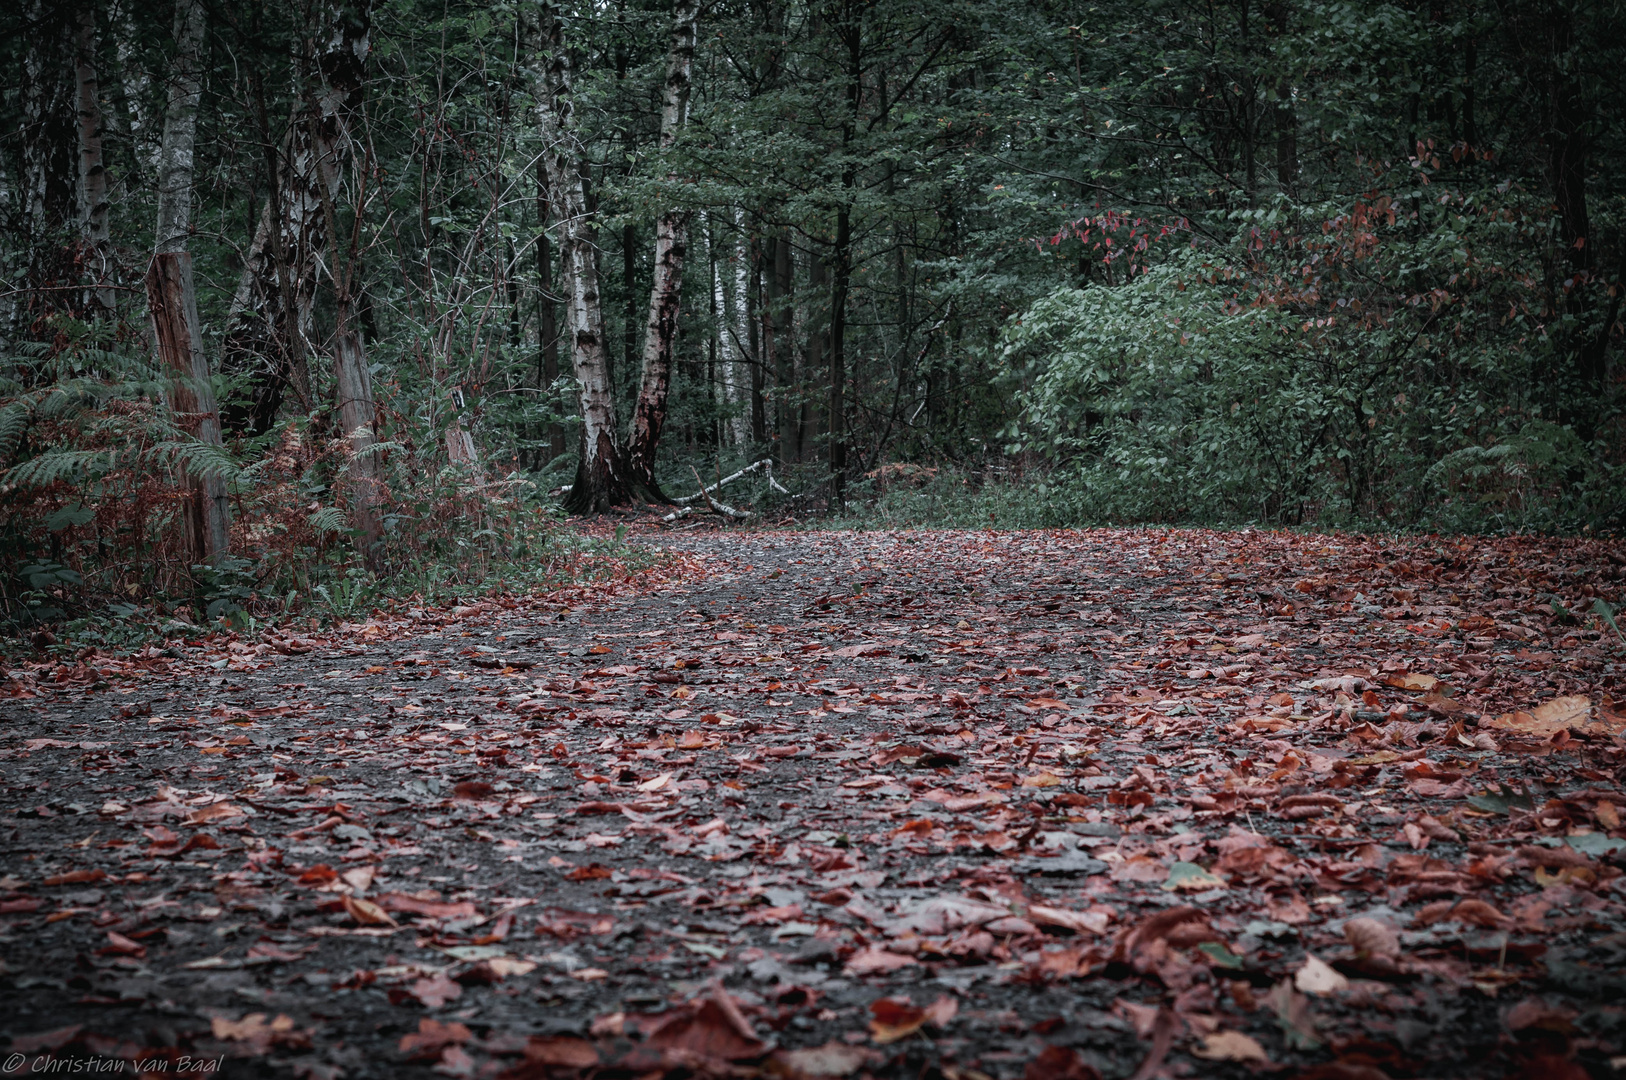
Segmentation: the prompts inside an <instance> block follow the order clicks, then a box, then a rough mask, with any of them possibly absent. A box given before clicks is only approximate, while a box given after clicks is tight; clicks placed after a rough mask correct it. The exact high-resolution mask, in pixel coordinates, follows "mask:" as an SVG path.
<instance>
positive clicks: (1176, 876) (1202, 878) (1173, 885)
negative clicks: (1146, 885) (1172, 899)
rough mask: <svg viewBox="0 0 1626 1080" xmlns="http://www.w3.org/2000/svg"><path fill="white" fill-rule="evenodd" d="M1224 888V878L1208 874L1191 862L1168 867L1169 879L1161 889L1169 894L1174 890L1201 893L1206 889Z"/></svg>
mask: <svg viewBox="0 0 1626 1080" xmlns="http://www.w3.org/2000/svg"><path fill="white" fill-rule="evenodd" d="M1225 887H1226V882H1225V879H1224V878H1222V877H1218V876H1216V875H1214V874H1210V873H1209V872H1208V871H1207V870H1204V869H1203V868H1202V867H1200V866H1198V865H1197V864H1196V863H1191V862H1177V863H1175V864H1174V865H1173V866H1171V867H1169V878H1168V880H1167V881H1165V882H1164V883H1163V888H1164V889H1165V890H1166V891H1169V892H1173V891H1174V890H1176V889H1180V890H1183V891H1187V892H1203V891H1205V890H1208V889H1223V888H1225Z"/></svg>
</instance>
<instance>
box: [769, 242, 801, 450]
mask: <svg viewBox="0 0 1626 1080" xmlns="http://www.w3.org/2000/svg"><path fill="white" fill-rule="evenodd" d="M768 245H769V246H768V252H769V262H770V263H771V269H770V271H769V274H768V305H767V312H766V316H765V318H764V319H763V328H764V330H765V333H764V335H763V337H764V342H765V345H766V348H767V353H768V357H767V361H766V362H767V363H768V364H769V365H770V366H771V367H772V368H773V372H774V382H775V384H776V385H775V392H774V400H775V402H776V403H777V405H778V408H777V409H776V410H775V416H774V419H775V420H776V422H777V428H778V432H779V460H780V461H794V460H796V457H797V454H798V450H799V447H798V446H797V439H798V435H799V431H800V425H799V424H798V422H797V409H796V398H795V396H794V392H795V390H796V360H795V357H796V342H795V340H794V338H793V337H792V333H791V331H792V326H793V318H794V317H793V315H792V307H791V305H792V304H793V302H794V300H795V292H794V290H795V282H796V274H795V264H794V263H793V262H792V261H791V249H790V233H789V232H788V231H787V232H781V233H780V234H779V236H777V237H774V238H772V239H771V240H769V242H768Z"/></svg>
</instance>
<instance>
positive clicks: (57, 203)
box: [8, 0, 77, 328]
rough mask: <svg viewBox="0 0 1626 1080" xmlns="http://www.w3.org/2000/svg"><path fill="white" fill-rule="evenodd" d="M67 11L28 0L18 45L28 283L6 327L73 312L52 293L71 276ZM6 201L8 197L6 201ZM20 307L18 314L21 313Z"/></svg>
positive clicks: (70, 50)
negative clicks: (20, 47)
mask: <svg viewBox="0 0 1626 1080" xmlns="http://www.w3.org/2000/svg"><path fill="white" fill-rule="evenodd" d="M72 13H73V8H72V6H71V5H69V4H66V3H51V2H47V0H33V3H32V4H30V6H29V9H28V17H27V23H28V32H27V34H26V42H25V43H24V44H23V64H22V68H23V70H22V80H21V86H19V87H18V94H17V97H18V99H19V104H20V105H21V112H22V116H21V121H22V122H21V124H20V125H19V126H18V132H17V134H18V136H19V138H18V142H20V143H21V144H22V147H21V148H22V154H21V157H22V161H21V165H22V175H21V180H22V191H21V192H19V193H18V196H19V198H18V202H20V203H21V208H22V209H23V211H24V216H23V221H22V224H24V225H25V227H26V238H27V239H26V243H27V249H26V250H27V260H28V262H27V265H28V276H27V279H26V280H27V282H28V285H29V287H30V290H31V291H29V292H27V293H26V294H25V295H24V296H23V297H22V298H21V300H22V303H21V304H20V305H17V304H16V302H15V301H12V305H13V306H11V310H10V312H9V313H8V314H9V316H10V318H9V319H8V322H10V323H11V325H12V326H13V327H14V328H15V327H16V325H17V324H18V323H19V322H21V323H24V324H26V323H28V322H31V321H33V320H35V319H38V318H39V317H40V316H43V315H45V314H47V313H49V312H52V311H57V310H62V309H64V308H69V307H72V306H73V304H72V302H71V301H70V302H68V303H64V302H63V301H64V300H68V298H69V297H71V296H72V295H73V294H72V293H71V292H61V291H58V290H59V289H60V287H61V286H63V285H66V284H69V283H70V282H71V281H72V280H73V278H74V277H75V276H77V275H76V274H75V272H74V270H73V268H72V252H71V249H70V248H69V247H68V245H66V244H64V243H63V241H64V240H66V239H67V235H66V234H67V232H68V230H69V229H71V228H72V227H73V225H74V214H75V192H76V187H77V184H76V182H75V173H76V169H75V165H74V146H75V144H76V141H77V136H76V134H75V130H74V127H75V125H74V95H73V86H72V83H71V81H70V79H69V73H70V72H71V71H72V69H73V62H74V56H73V53H74V43H73V18H72ZM9 201H10V200H8V202H9ZM19 307H20V308H21V310H19Z"/></svg>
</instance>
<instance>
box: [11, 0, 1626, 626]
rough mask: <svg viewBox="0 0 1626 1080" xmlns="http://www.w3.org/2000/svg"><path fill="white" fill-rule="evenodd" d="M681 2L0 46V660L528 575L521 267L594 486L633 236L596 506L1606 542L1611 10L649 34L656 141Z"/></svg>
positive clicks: (534, 374) (87, 5)
mask: <svg viewBox="0 0 1626 1080" xmlns="http://www.w3.org/2000/svg"><path fill="white" fill-rule="evenodd" d="M683 8H684V4H683V3H682V0H680V3H679V4H678V5H677V8H676V9H675V8H674V5H673V4H672V3H670V0H666V2H652V0H613V2H612V0H604V2H601V3H573V2H564V3H561V4H554V3H545V4H506V3H498V4H470V3H458V2H448V0H438V2H433V3H431V2H424V0H377V2H375V3H372V4H370V5H369V4H366V3H354V2H351V3H345V4H338V5H335V4H331V3H325V2H324V3H318V2H314V0H282V2H278V3H270V2H267V0H236V2H232V3H219V2H217V0H179V2H178V3H170V2H162V0H141V2H135V0H78V2H48V0H24V2H22V3H20V4H14V5H8V6H6V8H5V11H4V14H3V15H0V64H3V65H4V70H5V72H6V75H5V78H4V79H3V80H0V86H3V87H4V94H3V98H0V139H3V142H0V229H3V238H0V275H3V281H0V395H3V406H0V458H3V461H0V469H4V470H5V472H4V476H3V478H0V578H3V589H4V593H5V604H6V607H7V611H8V613H9V615H8V617H9V618H11V619H12V620H13V621H14V622H15V623H18V624H23V625H32V624H35V623H41V622H50V621H52V620H62V619H68V618H76V619H78V620H80V623H79V626H80V632H81V633H85V632H90V633H99V634H103V635H105V637H106V639H107V640H109V641H111V640H115V639H117V638H118V636H119V635H120V634H121V633H124V632H125V630H126V629H128V628H132V627H137V626H148V625H158V624H164V625H168V626H170V627H171V628H173V627H174V626H176V625H177V622H175V621H171V622H168V623H165V620H176V621H178V622H179V623H180V624H192V625H197V624H202V623H203V622H205V621H206V620H207V619H210V618H214V617H227V618H229V619H232V620H234V621H236V622H239V623H242V622H244V621H252V620H254V619H263V618H275V617H280V616H282V615H286V614H291V613H300V612H306V611H310V610H312V607H313V606H314V608H315V609H317V610H321V611H326V612H328V613H330V614H332V615H336V616H344V615H346V614H348V613H352V612H354V611H356V610H360V609H361V608H362V607H364V606H365V605H366V604H368V603H370V602H371V601H372V600H373V599H375V598H376V597H377V596H379V595H380V594H384V593H389V594H392V595H407V594H411V593H417V594H419V595H421V596H424V597H431V596H434V595H439V594H445V593H447V592H448V591H450V592H453V593H455V592H458V591H460V590H461V591H464V592H466V591H468V590H470V589H472V588H475V587H486V586H488V585H490V584H492V583H494V582H498V581H500V582H504V583H511V582H515V581H521V580H526V579H528V578H534V577H537V576H539V575H540V576H546V575H550V574H553V575H556V574H559V573H563V572H565V569H566V568H567V567H568V566H569V565H572V564H573V560H575V559H577V557H578V552H577V548H576V547H573V546H572V545H573V544H575V545H578V546H579V543H580V542H579V541H572V540H570V539H568V537H567V535H566V534H565V533H564V532H563V531H561V530H560V528H559V527H558V525H557V521H558V518H559V510H558V504H559V502H560V500H561V499H562V498H564V499H568V498H569V497H570V494H571V492H570V491H569V490H561V489H567V488H573V489H574V491H575V493H576V495H577V497H578V500H579V499H580V498H581V497H582V496H583V492H584V491H585V490H586V489H585V487H584V484H585V483H587V482H588V481H592V482H593V483H595V484H598V483H599V481H596V480H592V478H591V477H586V478H585V479H584V476H585V472H584V469H583V467H582V464H581V461H580V458H581V455H582V453H583V438H582V434H581V432H582V430H583V428H582V416H583V409H584V407H586V406H584V404H583V403H584V402H586V401H588V397H589V395H588V394H587V392H586V391H584V390H583V389H582V387H581V386H580V385H578V378H577V376H578V374H579V372H580V370H581V369H580V368H579V367H578V366H575V365H574V364H573V355H574V353H573V349H575V350H579V349H581V348H582V346H581V343H580V342H579V341H577V340H576V339H575V338H573V335H574V334H576V333H577V323H576V322H575V321H573V320H574V319H575V315H574V314H573V313H572V311H571V309H570V305H569V304H568V303H567V302H566V301H567V300H568V299H569V298H570V297H571V295H572V292H571V287H572V281H571V269H570V266H571V263H570V260H569V259H568V257H567V256H568V255H569V253H570V251H571V250H575V249H573V248H572V245H576V247H577V248H579V250H581V251H584V252H586V255H585V257H586V258H587V260H588V262H589V263H590V264H591V267H592V268H593V269H594V270H595V271H596V279H597V281H596V285H597V292H596V296H597V306H598V318H599V321H598V322H597V323H596V324H594V323H591V321H587V322H583V323H581V326H592V325H596V326H597V327H598V329H599V331H600V333H601V338H602V340H601V342H600V345H601V349H600V352H601V354H602V356H601V359H602V366H603V369H604V370H603V376H604V379H605V383H606V385H605V386H604V387H603V388H601V389H602V393H600V395H599V396H598V397H597V398H594V399H593V400H594V401H595V402H597V403H598V405H595V406H593V407H599V406H602V405H603V402H604V400H605V398H606V396H607V397H608V399H609V401H610V405H611V407H612V408H613V417H612V423H611V429H612V434H613V438H612V439H611V440H610V441H609V442H606V443H605V444H604V445H605V446H611V445H612V443H613V444H614V446H616V447H620V446H622V445H623V444H626V443H627V442H628V440H630V439H631V438H632V431H631V429H632V426H633V417H634V410H635V404H636V403H637V402H638V401H639V399H640V387H641V386H642V381H643V378H644V372H645V370H646V367H647V365H646V363H645V360H644V357H645V352H646V346H647V344H648V340H647V339H648V335H649V333H650V331H649V329H648V325H649V318H650V306H651V300H652V298H651V291H652V288H653V287H654V285H655V280H656V269H657V265H656V264H657V248H656V240H657V231H658V223H659V222H661V221H663V220H665V221H667V222H669V223H670V222H680V223H681V224H682V226H683V227H684V228H685V229H686V257H685V259H684V262H683V266H682V269H681V274H680V275H679V280H678V284H679V285H680V287H681V306H680V307H679V308H678V312H679V314H678V317H677V321H676V323H675V329H674V333H673V337H672V342H671V351H672V360H673V366H672V373H671V379H670V396H669V399H668V401H667V404H666V412H665V424H664V430H663V433H662V434H661V437H660V440H659V447H658V454H656V455H655V458H654V468H653V481H654V482H653V483H652V484H645V485H642V486H640V485H639V484H637V483H631V484H630V485H629V484H617V483H610V482H609V481H605V483H607V484H609V486H608V487H604V488H603V490H602V491H600V492H599V493H600V495H602V496H603V497H602V498H600V499H599V500H598V502H597V503H596V504H595V506H594V507H593V508H596V509H603V508H604V507H605V506H630V505H633V504H635V503H638V502H640V500H643V499H648V498H653V497H655V496H657V495H659V494H662V493H664V494H665V495H668V496H690V495H693V494H694V493H695V491H696V489H697V488H698V486H699V482H700V481H704V482H707V483H712V482H715V481H716V480H717V479H718V478H719V477H722V476H724V475H726V474H729V473H732V472H733V471H735V470H736V469H738V468H740V467H742V466H745V465H748V464H751V463H754V462H759V461H762V460H763V459H768V460H770V461H771V462H772V466H771V468H769V467H759V468H758V469H757V470H756V471H755V472H752V473H749V474H747V476H745V477H743V478H741V479H740V480H737V481H735V482H734V483H732V484H730V485H727V486H725V487H723V488H722V489H720V494H719V498H721V499H723V500H724V501H725V502H727V503H728V504H729V505H730V506H731V507H733V508H735V509H741V510H750V511H752V512H754V514H755V520H759V521H767V522H774V521H779V520H783V519H785V518H787V517H794V518H796V519H797V520H803V521H805V520H810V519H817V520H820V521H826V522H827V521H832V520H833V521H838V522H846V523H849V524H851V523H857V524H865V523H870V524H891V525H909V524H933V523H936V524H957V525H980V526H988V525H990V524H994V525H999V526H1017V525H1034V526H1061V525H1075V524H1095V523H1117V524H1125V523H1164V524H1188V523H1195V524H1241V523H1253V524H1260V525H1269V526H1293V527H1300V526H1302V527H1315V528H1321V529H1329V528H1365V529H1380V530H1408V531H1416V530H1422V531H1429V530H1437V531H1453V532H1508V531H1529V530H1536V531H1554V532H1585V531H1594V532H1604V533H1610V532H1617V531H1618V530H1619V529H1620V527H1621V525H1622V521H1623V516H1626V482H1623V477H1622V474H1621V469H1622V466H1623V464H1626V428H1623V418H1622V413H1621V405H1622V388H1623V381H1622V371H1623V361H1622V355H1621V351H1622V350H1621V329H1622V321H1621V315H1622V313H1621V299H1622V297H1621V285H1622V269H1623V260H1626V237H1623V234H1622V224H1623V221H1626V206H1623V202H1622V199H1623V194H1626V184H1623V177H1622V165H1623V163H1626V145H1623V137H1626V133H1623V130H1622V113H1623V110H1622V109H1621V107H1620V103H1621V101H1622V100H1626V95H1623V89H1626V88H1623V86H1622V72H1623V71H1626V32H1623V31H1626V18H1623V14H1626V12H1623V7H1622V5H1621V4H1619V3H1616V2H1611V0H1495V2H1493V0H1478V2H1458V0H1413V2H1406V3H1376V2H1369V3H1339V2H1321V0H1301V2H1272V3H1258V2H1255V0H1228V2H1206V3H1205V2H1197V0H1132V2H1131V0H1124V2H1112V0H1105V2H1099V3H1082V2H1074V3H1045V2H1036V3H1020V4H987V3H970V2H959V0H875V2H862V0H834V2H831V3H813V4H808V3H803V2H800V0H737V2H736V0H721V2H717V3H713V4H708V5H705V6H701V7H699V8H698V10H696V9H695V8H694V7H693V5H692V4H691V5H688V13H689V15H690V16H692V17H693V19H694V26H695V27H696V28H697V29H696V32H695V34H694V47H693V57H692V65H691V68H690V69H689V73H688V75H687V84H686V93H687V116H686V118H685V119H684V121H683V122H682V123H681V124H680V125H677V126H673V125H672V124H671V123H670V122H668V123H666V124H665V125H664V132H665V134H664V137H663V119H662V112H663V109H662V106H663V94H664V93H668V92H669V91H670V85H671V79H672V77H673V72H674V71H675V70H676V68H675V67H674V64H675V60H674V57H675V56H676V55H677V52H676V51H675V50H677V48H678V45H679V35H678V33H677V31H678V29H679V27H678V26H677V23H678V22H679V21H681V18H682V16H683ZM189 43H191V44H189ZM193 46H195V47H193ZM564 69H568V71H566V72H565V76H561V75H560V72H561V71H562V70H564ZM566 76H567V77H568V79H569V80H570V81H569V84H568V86H566V85H565V84H563V83H561V82H560V81H559V79H560V78H562V77H566ZM566 91H568V94H567V93H566ZM189 93H190V94H191V95H192V96H190V97H189V96H188V95H189ZM567 106H568V107H567ZM189 109H190V110H191V113H190V114H189V112H188V110H189ZM188 115H193V116H194V117H195V120H194V122H195V136H194V137H193V139H192V142H191V144H190V146H189V147H187V148H186V149H187V152H188V153H189V154H190V157H188V158H187V159H186V161H185V162H182V161H181V160H180V159H179V158H177V157H176V156H175V155H176V153H177V152H178V150H179V149H181V148H182V146H181V144H182V143H183V142H184V141H185V140H184V139H182V138H181V136H182V135H184V133H185V132H184V129H185V124H186V122H187V117H188ZM668 120H669V121H670V118H668ZM176 125H179V127H177V126H176ZM550 155H552V156H553V159H554V162H555V165H558V163H559V162H564V163H566V165H567V166H568V167H564V166H561V167H560V168H559V169H555V171H554V173H550V172H549V170H548V168H547V167H545V165H546V161H547V160H548V159H549V157H550ZM183 165H184V169H183ZM561 169H562V171H561ZM177 170H179V171H177ZM566 174H569V175H568V176H566ZM561 177H565V178H564V179H561ZM573 193H574V194H575V195H576V196H579V198H580V200H581V205H580V207H579V213H577V214H575V215H573V216H572V215H569V214H568V213H565V211H567V210H568V207H569V206H570V205H571V204H570V203H569V199H570V198H571V197H572V195H573ZM188 195H189V197H190V202H189V203H186V201H185V200H186V197H187V196H188ZM166 199H167V200H169V201H168V202H167V203H166V201H165V200H166ZM177 200H179V201H177ZM176 206H183V207H184V208H186V209H188V212H189V216H188V217H187V218H186V220H185V221H184V222H183V225H184V228H183V229H181V230H180V231H179V232H177V231H176V230H175V229H170V230H169V232H168V233H167V234H166V227H165V223H166V222H170V223H173V222H174V221H175V220H176V219H175V218H174V214H173V211H174V209H175V207H176ZM155 253H157V254H156V255H155ZM166 254H167V255H170V256H173V257H174V258H173V259H171V261H170V262H168V263H166V262H165V261H164V256H165V255H166ZM182 259H184V260H185V263H184V265H185V267H186V268H187V269H186V271H185V273H186V274H189V275H190V278H189V279H188V280H186V281H182V280H181V278H180V277H176V278H174V279H173V280H170V279H165V278H163V274H161V273H158V272H157V270H156V269H155V268H158V269H161V268H163V267H165V266H174V267H180V266H181V265H182V263H181V262H180V261H177V260H182ZM176 273H180V271H179V270H177V271H176ZM183 276H184V275H183ZM160 279H162V280H160ZM171 286H173V287H174V289H175V290H177V291H174V292H173V293H172V294H171V293H166V292H165V291H164V290H165V289H166V288H169V287H171ZM183 286H184V289H183ZM183 292H185V293H186V294H187V295H190V296H192V298H193V299H192V301H191V302H192V303H194V304H195V307H196V316H195V318H192V319H191V322H188V321H187V318H188V316H187V312H186V310H185V301H184V299H183V297H182V293H183ZM166 296H168V297H170V300H168V301H167V300H165V297H166ZM171 301H173V302H171ZM166 305H167V306H166ZM166 318H167V319H171V320H172V322H171V323H170V324H166V323H165V321H164V320H165V319H166ZM177 320H178V321H177ZM166 325H173V326H175V327H179V328H180V329H179V330H177V331H176V333H178V334H179V335H180V340H181V344H180V345H178V346H174V348H175V349H179V352H172V353H166V352H165V348H166V345H165V342H166V341H168V340H171V339H170V338H167V337H166V333H167V331H166V330H165V326H166ZM189 326H190V327H195V334H196V341H195V348H194V349H193V351H192V352H190V353H189V352H188V351H187V347H186V336H187V333H188V330H187V327H189ZM177 356H178V357H181V359H180V360H176V359H175V358H176V357H177ZM188 357H191V358H192V359H191V360H188ZM189 362H191V363H194V365H195V366H194V367H191V368H187V367H186V366H185V365H186V364H187V363H189ZM177 364H179V365H180V366H177ZM346 365H349V366H348V367H347V366H346ZM363 391H364V392H365V395H363ZM358 402H360V403H361V405H359V406H358V405H357V403H358ZM358 408H359V409H360V411H359V412H358V411H357V409H358ZM347 410H348V411H347ZM211 423H217V424H218V434H216V428H213V427H211V426H210V425H211ZM615 453H620V451H619V450H616V451H615ZM613 457H614V454H612V458H613ZM612 464H614V462H613V461H612ZM612 471H613V470H612ZM770 472H771V475H772V476H773V477H774V483H773V484H771V485H770V484H769V483H768V481H767V475H768V474H769V473H770ZM611 479H612V480H614V477H612V478H611ZM634 479H636V478H634ZM594 490H595V491H599V488H598V487H595V488H594ZM687 505H689V506H690V507H691V508H692V509H708V508H707V507H706V503H705V502H704V501H694V502H691V503H689V504H687ZM665 509H666V508H663V512H665ZM210 514H215V515H216V518H215V519H213V520H214V521H215V525H216V526H217V530H216V533H215V534H213V535H212V539H211V534H210V528H211V525H210V522H211V518H210ZM131 632H134V631H133V630H132V631H131Z"/></svg>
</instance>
